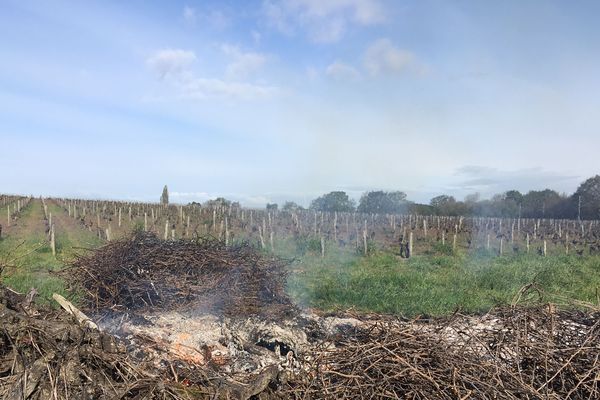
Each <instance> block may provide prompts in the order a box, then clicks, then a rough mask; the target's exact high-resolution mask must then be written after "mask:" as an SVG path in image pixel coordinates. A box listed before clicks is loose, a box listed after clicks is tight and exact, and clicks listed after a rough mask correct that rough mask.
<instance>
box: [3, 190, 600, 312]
mask: <svg viewBox="0 0 600 400" xmlns="http://www.w3.org/2000/svg"><path fill="white" fill-rule="evenodd" d="M0 206H1V208H0V212H2V215H3V216H4V218H3V222H2V239H1V242H0V263H1V264H0V265H1V266H2V269H3V272H2V279H3V280H4V281H5V283H7V284H9V285H11V286H13V287H15V288H16V289H17V290H20V291H24V292H25V291H27V290H29V288H30V287H35V288H36V289H37V290H38V291H39V292H40V293H41V294H42V298H44V297H45V298H49V296H50V295H51V293H52V292H56V291H58V292H60V293H63V294H65V295H67V296H70V298H73V299H76V294H74V293H70V292H69V291H68V290H67V288H66V287H65V286H64V284H63V282H62V281H61V279H60V278H59V277H57V276H55V274H54V273H53V272H55V271H58V270H60V269H62V268H64V267H65V266H67V265H69V263H70V262H71V261H72V260H73V259H74V257H76V256H77V255H80V254H83V253H85V252H86V251H87V250H89V249H95V248H98V247H100V246H102V245H104V244H106V243H108V242H110V241H114V240H119V239H121V238H124V237H128V236H129V235H131V234H132V232H135V231H147V232H152V233H153V234H155V235H156V236H157V237H158V238H160V239H162V240H166V241H173V240H180V239H194V238H197V237H210V238H213V239H216V240H220V241H222V242H223V243H225V244H226V245H227V246H235V245H236V244H239V243H242V242H248V243H250V245H252V246H254V247H256V248H258V249H260V250H261V251H263V252H264V253H266V254H267V255H274V256H278V257H282V258H285V259H287V260H289V261H290V262H289V264H290V265H289V277H288V291H289V292H290V294H292V295H293V297H294V298H295V299H296V300H297V301H298V302H299V303H301V304H304V305H306V306H311V307H319V308H323V309H331V308H348V307H357V308H360V309H364V310H371V311H379V312H393V313H401V314H419V313H427V314H444V313H448V312H452V311H453V310H454V309H458V308H462V309H465V310H468V311H473V312H478V311H483V310H485V309H486V308H489V307H491V306H494V305H496V304H505V303H510V301H511V299H513V297H514V296H515V295H516V294H517V293H518V292H519V290H520V289H521V288H522V287H523V286H526V285H534V286H535V287H537V288H539V291H540V292H541V291H543V292H544V296H546V297H547V298H551V299H553V300H558V299H561V298H565V299H566V298H570V299H576V300H578V301H587V302H594V303H597V302H598V301H599V298H598V296H599V295H598V288H599V287H600V256H599V250H600V225H599V222H598V221H577V220H554V219H521V218H514V219H509V218H504V219H502V218H478V217H443V216H423V215H376V214H360V213H328V212H319V211H313V210H296V211H277V210H258V209H246V208H241V207H238V206H236V205H231V204H219V203H211V204H208V205H200V204H190V205H168V206H165V205H161V204H158V203H130V202H117V201H95V200H80V199H59V198H44V199H42V198H30V197H19V196H2V197H1V200H0Z"/></svg>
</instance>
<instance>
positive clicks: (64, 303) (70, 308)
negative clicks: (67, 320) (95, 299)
mask: <svg viewBox="0 0 600 400" xmlns="http://www.w3.org/2000/svg"><path fill="white" fill-rule="evenodd" d="M52 298H53V299H54V300H55V301H56V302H57V303H58V304H60V306H61V307H62V308H63V309H65V311H67V312H68V313H69V314H71V315H72V316H74V317H75V318H76V319H77V321H78V322H79V323H80V324H82V325H84V326H87V327H88V328H91V329H95V330H98V325H96V323H95V322H94V321H92V320H91V319H90V318H89V317H88V316H87V315H85V314H84V313H82V312H81V311H79V309H78V308H77V307H75V306H74V305H73V304H72V303H71V302H70V301H68V300H67V299H65V298H64V297H63V296H61V295H60V294H58V293H54V294H52Z"/></svg>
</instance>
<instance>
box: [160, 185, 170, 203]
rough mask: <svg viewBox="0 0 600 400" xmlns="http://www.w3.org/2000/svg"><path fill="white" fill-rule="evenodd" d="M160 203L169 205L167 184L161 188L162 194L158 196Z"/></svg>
mask: <svg viewBox="0 0 600 400" xmlns="http://www.w3.org/2000/svg"><path fill="white" fill-rule="evenodd" d="M160 204H162V205H163V206H166V205H169V189H168V188H167V185H165V187H164V188H163V191H162V195H161V196H160Z"/></svg>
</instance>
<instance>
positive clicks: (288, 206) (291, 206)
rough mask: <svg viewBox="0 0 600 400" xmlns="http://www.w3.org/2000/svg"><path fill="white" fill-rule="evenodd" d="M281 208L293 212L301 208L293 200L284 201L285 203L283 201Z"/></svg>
mask: <svg viewBox="0 0 600 400" xmlns="http://www.w3.org/2000/svg"><path fill="white" fill-rule="evenodd" d="M282 210H283V211H287V212H294V211H298V210H302V207H301V206H299V205H298V204H296V203H294V202H293V201H286V202H285V203H283V207H282Z"/></svg>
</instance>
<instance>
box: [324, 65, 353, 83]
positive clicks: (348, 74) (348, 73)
mask: <svg viewBox="0 0 600 400" xmlns="http://www.w3.org/2000/svg"><path fill="white" fill-rule="evenodd" d="M325 73H326V74H327V76H329V77H331V78H333V79H337V80H354V79H358V78H360V73H359V72H358V71H357V70H356V68H354V67H353V66H351V65H348V64H344V63H343V62H340V61H335V62H333V63H332V64H330V65H329V66H328V67H327V69H326V70H325Z"/></svg>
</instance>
